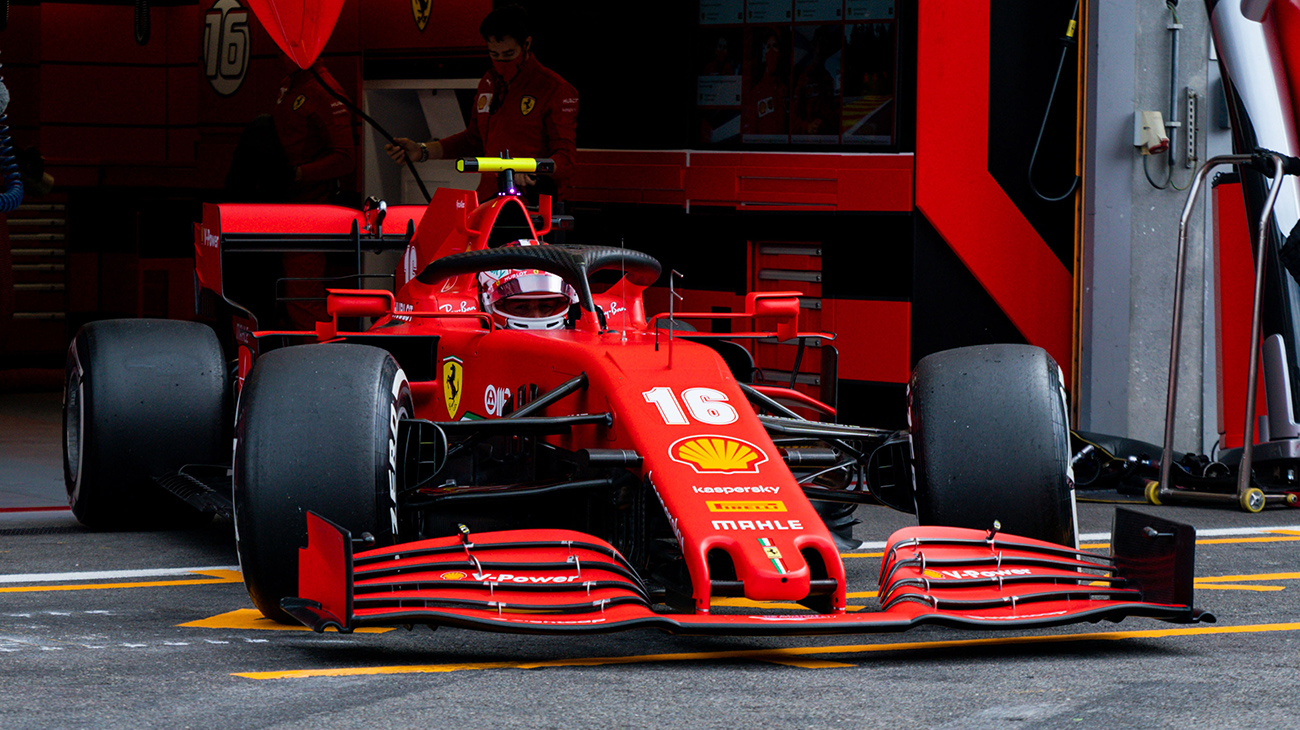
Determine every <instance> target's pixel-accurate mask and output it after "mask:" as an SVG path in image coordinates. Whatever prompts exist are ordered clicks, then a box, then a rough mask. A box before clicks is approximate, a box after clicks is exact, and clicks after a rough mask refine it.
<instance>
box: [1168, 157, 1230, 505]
mask: <svg viewBox="0 0 1300 730" xmlns="http://www.w3.org/2000/svg"><path fill="white" fill-rule="evenodd" d="M1250 161H1251V156H1250V155H1219V156H1218V157H1214V158H1211V159H1210V160H1208V161H1207V162H1206V163H1205V166H1204V167H1202V168H1201V169H1200V170H1198V171H1197V173H1196V176H1195V177H1193V178H1192V186H1191V190H1189V191H1188V193H1187V202H1186V203H1185V204H1184V205H1183V214H1182V216H1181V217H1180V218H1179V220H1178V262H1177V265H1176V267H1175V269H1174V317H1173V331H1172V332H1170V335H1169V391H1168V392H1167V393H1166V394H1165V440H1164V449H1163V451H1162V452H1161V455H1160V485H1159V487H1158V489H1159V493H1160V494H1161V495H1164V494H1166V493H1168V492H1169V491H1170V490H1171V489H1172V487H1171V485H1170V484H1169V474H1170V472H1171V470H1172V469H1173V463H1174V411H1175V410H1176V409H1177V404H1178V349H1179V344H1180V342H1181V340H1182V333H1183V281H1184V279H1186V275H1187V223H1188V221H1189V220H1191V217H1192V208H1194V207H1195V205H1196V196H1197V194H1198V193H1199V192H1200V189H1201V183H1202V182H1203V181H1204V180H1205V177H1206V176H1207V175H1208V174H1209V172H1210V170H1212V169H1214V168H1215V167H1217V166H1218V165H1228V164H1246V163H1249V162H1250ZM1252 372H1253V371H1252Z"/></svg>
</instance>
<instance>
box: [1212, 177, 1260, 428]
mask: <svg viewBox="0 0 1300 730" xmlns="http://www.w3.org/2000/svg"><path fill="white" fill-rule="evenodd" d="M1226 179H1227V180H1231V179H1232V178H1226ZM1224 180H1225V179H1224V178H1221V179H1220V181H1219V182H1217V183H1216V184H1215V185H1214V192H1213V205H1214V242H1215V257H1214V264H1215V272H1214V280H1215V283H1216V285H1217V289H1216V291H1215V297H1214V304H1215V324H1216V327H1217V333H1216V334H1217V338H1216V339H1217V340H1218V344H1219V347H1218V350H1217V351H1216V352H1215V356H1216V362H1217V364H1218V369H1219V383H1218V385H1219V389H1218V395H1219V437H1220V442H1219V448H1221V449H1232V448H1237V447H1240V446H1241V445H1242V434H1243V433H1244V431H1243V429H1245V427H1246V387H1247V385H1248V383H1247V380H1246V370H1247V368H1248V367H1249V366H1250V316H1251V307H1252V304H1253V301H1254V295H1255V265H1254V255H1253V253H1252V252H1251V245H1250V229H1251V226H1250V223H1249V221H1248V220H1247V216H1246V202H1245V199H1244V198H1243V197H1242V192H1241V183H1240V182H1236V181H1235V180H1234V181H1232V182H1224ZM1256 377H1257V380H1256V390H1255V416H1256V418H1258V417H1260V416H1265V415H1268V401H1267V399H1266V398H1265V395H1264V366H1263V358H1262V357H1261V358H1260V366H1259V372H1258V373H1257V376H1256ZM1252 431H1253V434H1254V437H1255V441H1256V442H1258V441H1259V438H1258V437H1259V427H1258V425H1257V424H1256V426H1255V427H1254V428H1253V429H1252Z"/></svg>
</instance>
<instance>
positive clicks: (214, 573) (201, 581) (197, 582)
mask: <svg viewBox="0 0 1300 730" xmlns="http://www.w3.org/2000/svg"><path fill="white" fill-rule="evenodd" d="M196 575H207V576H211V577H210V578H192V579H187V580H150V581H139V582H134V583H82V584H78V585H54V586H15V587H12V588H0V593H40V592H42V591H102V590H108V589H110V588H164V587H168V586H210V585H217V584H219V583H243V582H244V577H243V576H242V575H240V573H239V571H237V570H204V571H200V572H197V573H196Z"/></svg>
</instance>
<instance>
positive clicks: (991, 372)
mask: <svg viewBox="0 0 1300 730" xmlns="http://www.w3.org/2000/svg"><path fill="white" fill-rule="evenodd" d="M908 416H909V419H910V423H911V435H912V451H913V457H914V470H915V471H914V475H915V486H916V511H917V517H919V518H920V522H921V524H923V525H945V526H951V527H972V528H978V529H988V528H991V527H993V526H994V522H995V521H996V522H998V523H1000V524H1001V529H1002V530H1005V531H1006V532H1009V533H1013V534H1016V535H1022V536H1024V537H1032V538H1037V539H1040V540H1048V541H1050V542H1055V543H1060V544H1062V545H1069V546H1071V547H1073V546H1075V545H1076V534H1077V525H1076V517H1075V504H1074V485H1073V483H1072V477H1071V475H1070V431H1069V422H1068V420H1067V414H1066V404H1065V390H1064V387H1063V384H1062V381H1061V370H1060V368H1059V367H1057V365H1056V362H1055V361H1053V360H1052V358H1051V356H1049V355H1048V354H1047V353H1046V352H1044V351H1043V350H1041V349H1039V348H1037V347H1029V346H1026V345H982V346H977V347H965V348H960V349H956V350H948V351H945V352H939V353H935V354H933V355H930V356H928V357H925V358H923V359H922V360H921V362H920V363H918V364H917V367H916V371H915V373H914V374H913V375H912V382H911V383H910V385H909V388H908Z"/></svg>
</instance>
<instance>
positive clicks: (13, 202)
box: [0, 3, 23, 213]
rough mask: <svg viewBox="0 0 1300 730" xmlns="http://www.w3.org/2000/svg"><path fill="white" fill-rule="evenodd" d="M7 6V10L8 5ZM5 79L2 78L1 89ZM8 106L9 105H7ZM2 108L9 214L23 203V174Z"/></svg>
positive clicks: (4, 205)
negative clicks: (10, 140) (10, 139)
mask: <svg viewBox="0 0 1300 730" xmlns="http://www.w3.org/2000/svg"><path fill="white" fill-rule="evenodd" d="M5 4H6V8H7V6H8V3H5ZM3 87H4V78H2V77H0V88H3ZM6 106H7V105H6ZM4 111H5V109H4V108H0V186H2V187H3V191H0V213H8V212H9V211H11V210H13V209H15V208H17V207H18V206H19V205H21V204H22V202H23V174H22V171H21V170H20V169H19V168H18V159H17V157H16V156H15V155H14V150H13V145H11V144H10V142H9V115H8V114H5V113H4Z"/></svg>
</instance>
